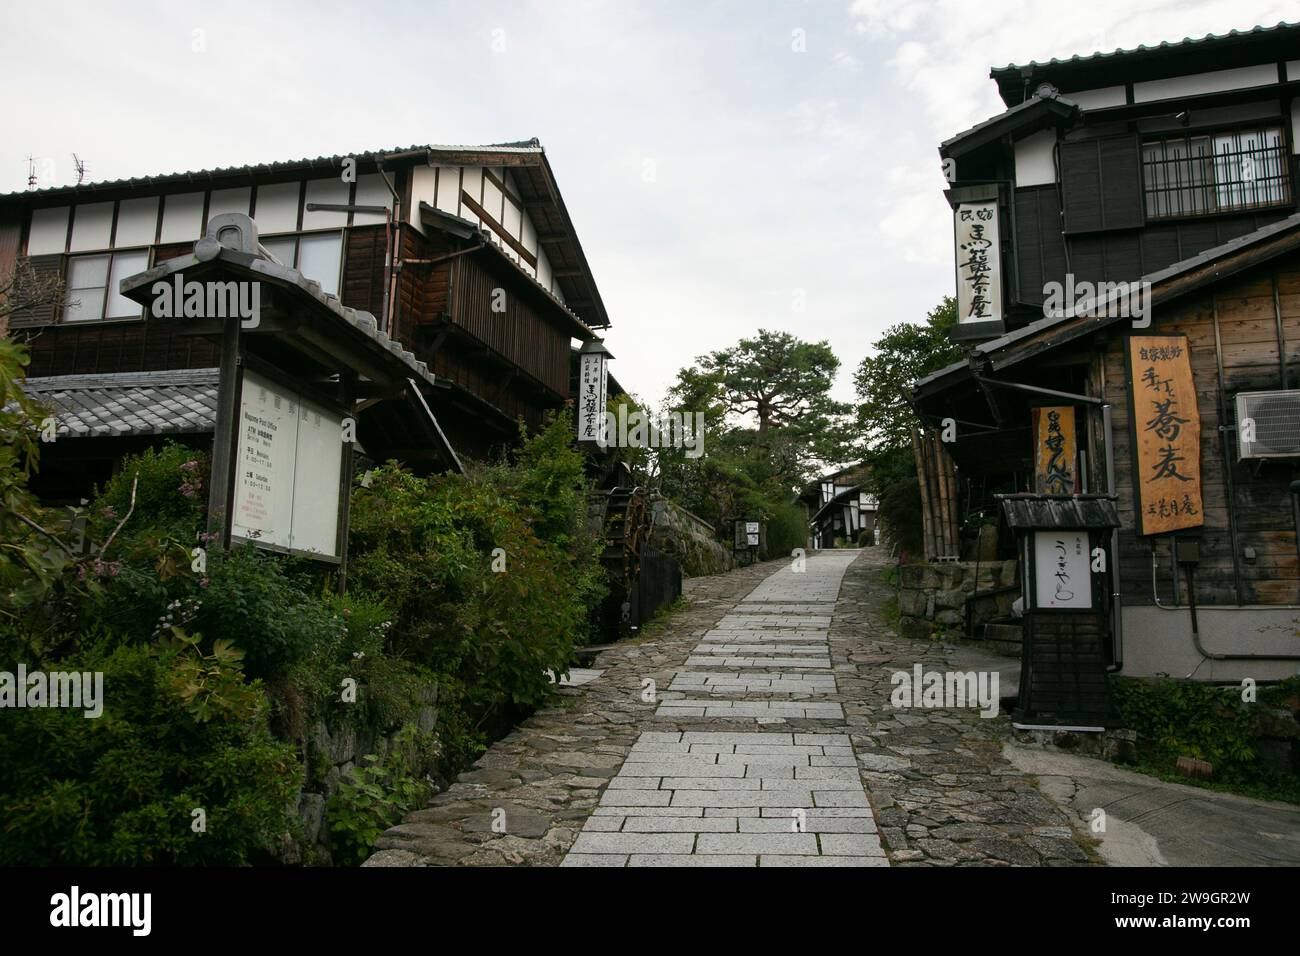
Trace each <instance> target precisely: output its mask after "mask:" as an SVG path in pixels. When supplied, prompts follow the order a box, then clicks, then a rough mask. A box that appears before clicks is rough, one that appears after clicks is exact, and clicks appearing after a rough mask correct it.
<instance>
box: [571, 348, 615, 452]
mask: <svg viewBox="0 0 1300 956" xmlns="http://www.w3.org/2000/svg"><path fill="white" fill-rule="evenodd" d="M591 345H592V343H590V342H588V343H587V346H591ZM587 346H584V347H583V351H582V353H581V354H580V355H579V357H578V441H580V442H595V443H596V444H597V445H598V446H599V447H601V448H604V447H605V440H606V435H605V406H606V404H607V402H608V401H609V396H608V389H609V372H608V369H607V368H606V365H605V360H606V359H607V358H609V353H608V352H606V351H605V350H604V347H603V346H597V348H594V349H591V350H588V348H587Z"/></svg>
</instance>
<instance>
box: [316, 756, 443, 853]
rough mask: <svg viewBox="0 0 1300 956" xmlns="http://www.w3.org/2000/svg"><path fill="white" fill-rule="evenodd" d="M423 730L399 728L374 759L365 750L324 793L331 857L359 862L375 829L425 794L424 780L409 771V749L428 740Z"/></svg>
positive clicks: (375, 835)
mask: <svg viewBox="0 0 1300 956" xmlns="http://www.w3.org/2000/svg"><path fill="white" fill-rule="evenodd" d="M430 742H431V741H430V738H429V737H428V735H421V734H417V733H414V732H408V733H403V734H399V735H398V736H397V738H396V739H395V740H394V748H393V749H392V750H391V751H389V753H388V755H387V756H386V757H385V758H384V759H382V760H380V759H379V757H378V756H377V755H375V754H369V755H367V757H366V758H363V759H365V760H366V761H367V762H366V764H364V765H362V766H358V767H354V768H353V770H352V773H351V775H350V776H349V777H347V778H345V779H344V780H343V781H342V782H341V783H340V784H339V789H338V790H337V791H336V792H335V794H334V796H333V797H332V798H331V799H330V803H329V819H330V849H331V853H332V855H333V858H334V860H335V862H337V863H361V862H363V861H364V860H365V859H366V857H367V856H369V855H370V851H371V849H372V848H373V847H374V845H375V840H376V839H378V838H379V835H380V834H381V833H383V832H384V831H385V830H387V829H388V828H389V827H391V826H395V825H396V824H397V823H399V822H400V821H401V819H402V817H404V816H406V814H408V813H410V812H411V811H412V810H414V809H416V808H417V807H420V806H422V805H423V804H424V803H425V801H426V800H427V799H428V797H429V794H430V792H431V790H432V787H431V785H430V783H429V781H427V780H424V779H419V778H417V777H416V776H415V775H414V770H413V767H412V764H413V763H414V761H413V760H412V758H411V754H412V753H413V752H418V751H419V749H420V748H422V747H427V746H429V745H430Z"/></svg>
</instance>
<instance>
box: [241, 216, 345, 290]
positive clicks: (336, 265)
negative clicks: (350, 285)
mask: <svg viewBox="0 0 1300 956" xmlns="http://www.w3.org/2000/svg"><path fill="white" fill-rule="evenodd" d="M261 243H262V245H263V246H264V247H265V248H266V251H267V252H269V253H271V255H273V256H275V258H276V260H277V261H279V263H280V264H281V265H283V266H287V267H289V268H290V269H297V270H298V271H299V272H301V273H302V274H303V275H304V276H306V277H307V278H308V279H312V280H314V281H316V282H319V283H320V287H321V290H322V291H324V292H325V294H326V295H333V296H337V295H338V294H339V271H340V268H341V265H342V259H343V234H342V233H341V232H316V233H304V234H303V235H301V236H270V237H267V238H264V239H262V240H261Z"/></svg>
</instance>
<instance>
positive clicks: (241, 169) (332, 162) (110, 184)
mask: <svg viewBox="0 0 1300 956" xmlns="http://www.w3.org/2000/svg"><path fill="white" fill-rule="evenodd" d="M419 150H428V151H430V152H447V153H463V152H475V153H501V154H527V153H539V154H540V153H543V152H545V150H543V148H542V144H541V143H540V142H538V140H537V139H535V138H534V139H531V140H527V141H525V142H517V143H490V144H488V145H486V146H447V145H442V146H434V145H428V144H424V145H419V144H417V145H413V146H397V147H394V148H393V149H379V150H366V151H364V152H359V153H340V154H338V155H337V156H316V157H314V158H304V159H286V160H282V161H279V162H271V163H251V164H249V165H246V166H214V167H213V168H212V169H193V170H187V171H185V172H180V173H158V174H155V175H152V176H134V177H131V178H129V179H110V180H103V181H100V182H92V183H78V184H69V185H63V186H49V187H47V188H45V189H26V190H21V191H14V192H10V193H0V200H5V199H21V198H41V197H44V196H54V195H58V194H60V193H76V192H79V191H80V192H92V191H101V190H106V189H119V188H120V189H130V188H133V187H135V186H150V185H154V184H156V183H171V182H181V181H184V180H187V179H214V178H216V177H219V176H233V175H237V174H240V173H256V172H268V173H270V172H275V171H277V170H290V169H302V168H311V167H314V166H329V167H331V168H338V167H339V166H340V165H341V164H342V162H343V160H345V159H355V160H357V161H358V162H369V161H372V160H374V159H378V158H381V157H385V156H395V155H400V154H402V153H411V152H417V151H419Z"/></svg>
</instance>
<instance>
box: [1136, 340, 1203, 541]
mask: <svg viewBox="0 0 1300 956" xmlns="http://www.w3.org/2000/svg"><path fill="white" fill-rule="evenodd" d="M1128 373H1129V415H1130V419H1131V421H1132V428H1131V433H1132V435H1133V461H1134V476H1133V481H1134V488H1135V494H1134V507H1135V509H1136V511H1137V516H1138V534H1141V535H1149V534H1164V533H1167V532H1170V531H1178V530H1180V529H1182V528H1199V527H1201V526H1202V525H1203V524H1204V523H1205V518H1204V515H1203V514H1202V505H1201V416H1200V412H1199V411H1198V410H1197V407H1196V381H1195V379H1194V378H1193V376H1192V361H1191V354H1190V352H1189V351H1188V346H1187V336H1185V335H1134V336H1130V337H1129V339H1128Z"/></svg>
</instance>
